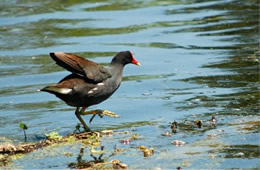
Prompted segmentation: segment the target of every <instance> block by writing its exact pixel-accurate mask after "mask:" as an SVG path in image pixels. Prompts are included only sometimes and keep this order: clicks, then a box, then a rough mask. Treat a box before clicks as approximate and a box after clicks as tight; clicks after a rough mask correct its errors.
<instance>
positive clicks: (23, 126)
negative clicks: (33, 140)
mask: <svg viewBox="0 0 260 170" xmlns="http://www.w3.org/2000/svg"><path fill="white" fill-rule="evenodd" d="M20 128H21V129H23V134H24V141H25V142H26V140H27V136H26V132H25V130H27V129H28V126H27V125H26V124H24V123H20Z"/></svg>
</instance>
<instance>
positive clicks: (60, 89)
mask: <svg viewBox="0 0 260 170" xmlns="http://www.w3.org/2000/svg"><path fill="white" fill-rule="evenodd" d="M46 89H47V90H49V91H53V92H56V93H60V94H68V93H70V92H71V91H72V89H69V88H55V87H47V88H46Z"/></svg>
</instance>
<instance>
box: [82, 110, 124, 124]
mask: <svg viewBox="0 0 260 170" xmlns="http://www.w3.org/2000/svg"><path fill="white" fill-rule="evenodd" d="M80 114H81V115H90V114H92V115H93V116H92V117H91V118H90V120H89V123H91V122H92V121H93V119H94V118H95V116H96V115H98V116H99V117H100V118H103V116H104V115H105V116H109V117H115V118H118V117H120V115H117V114H115V113H114V112H110V111H108V110H100V109H98V110H92V111H88V112H80Z"/></svg>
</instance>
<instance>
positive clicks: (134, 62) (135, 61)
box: [132, 57, 141, 66]
mask: <svg viewBox="0 0 260 170" xmlns="http://www.w3.org/2000/svg"><path fill="white" fill-rule="evenodd" d="M132 63H133V64H135V65H138V66H140V65H141V64H140V63H139V62H138V61H137V60H136V59H135V58H134V57H133V60H132Z"/></svg>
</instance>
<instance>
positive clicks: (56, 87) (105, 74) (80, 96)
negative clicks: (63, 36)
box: [40, 51, 140, 132]
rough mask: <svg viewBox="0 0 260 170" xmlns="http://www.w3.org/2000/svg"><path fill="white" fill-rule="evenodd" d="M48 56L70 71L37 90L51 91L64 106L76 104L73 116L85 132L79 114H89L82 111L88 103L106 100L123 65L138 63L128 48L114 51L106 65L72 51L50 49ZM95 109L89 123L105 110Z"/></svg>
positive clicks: (118, 79) (117, 81)
mask: <svg viewBox="0 0 260 170" xmlns="http://www.w3.org/2000/svg"><path fill="white" fill-rule="evenodd" d="M50 57H51V58H52V59H53V60H54V61H55V62H56V64H57V65H58V66H60V67H63V68H65V69H66V70H68V71H70V72H71V74H69V75H68V76H66V77H64V78H63V79H62V80H60V81H59V82H58V83H55V84H50V85H48V86H46V87H44V88H42V89H40V91H43V92H48V93H51V94H54V95H56V97H58V98H59V99H61V100H63V101H64V102H65V103H66V104H67V105H69V106H72V107H76V110H75V115H76V117H77V118H78V119H79V121H80V123H81V124H82V125H83V128H84V130H85V131H86V132H90V131H91V130H90V128H89V127H88V126H87V124H86V123H85V121H84V120H83V119H82V117H81V115H86V114H91V112H89V113H88V112H85V110H86V109H87V108H88V107H89V106H92V105H96V104H99V103H101V102H103V101H105V100H106V99H108V98H109V97H110V96H111V95H112V94H113V93H114V92H115V91H116V90H117V89H118V88H119V86H120V83H121V81H122V74H123V68H124V66H125V65H127V64H130V63H131V64H135V65H138V66H139V65H140V63H139V62H138V61H137V60H136V59H135V57H134V55H133V53H132V52H131V51H121V52H119V53H117V54H116V55H115V56H114V57H113V59H112V61H111V63H110V65H109V66H108V67H104V66H102V65H100V64H97V63H95V62H93V61H90V60H88V59H85V58H83V57H80V56H78V55H75V54H72V53H65V52H51V53H50ZM97 111H98V112H95V113H94V115H93V117H92V118H91V119H90V122H91V121H92V120H93V118H94V116H95V115H96V113H97V114H98V115H99V116H100V117H101V114H102V113H105V110H104V111H102V110H97ZM108 113H109V112H108ZM110 113H111V112H110Z"/></svg>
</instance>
